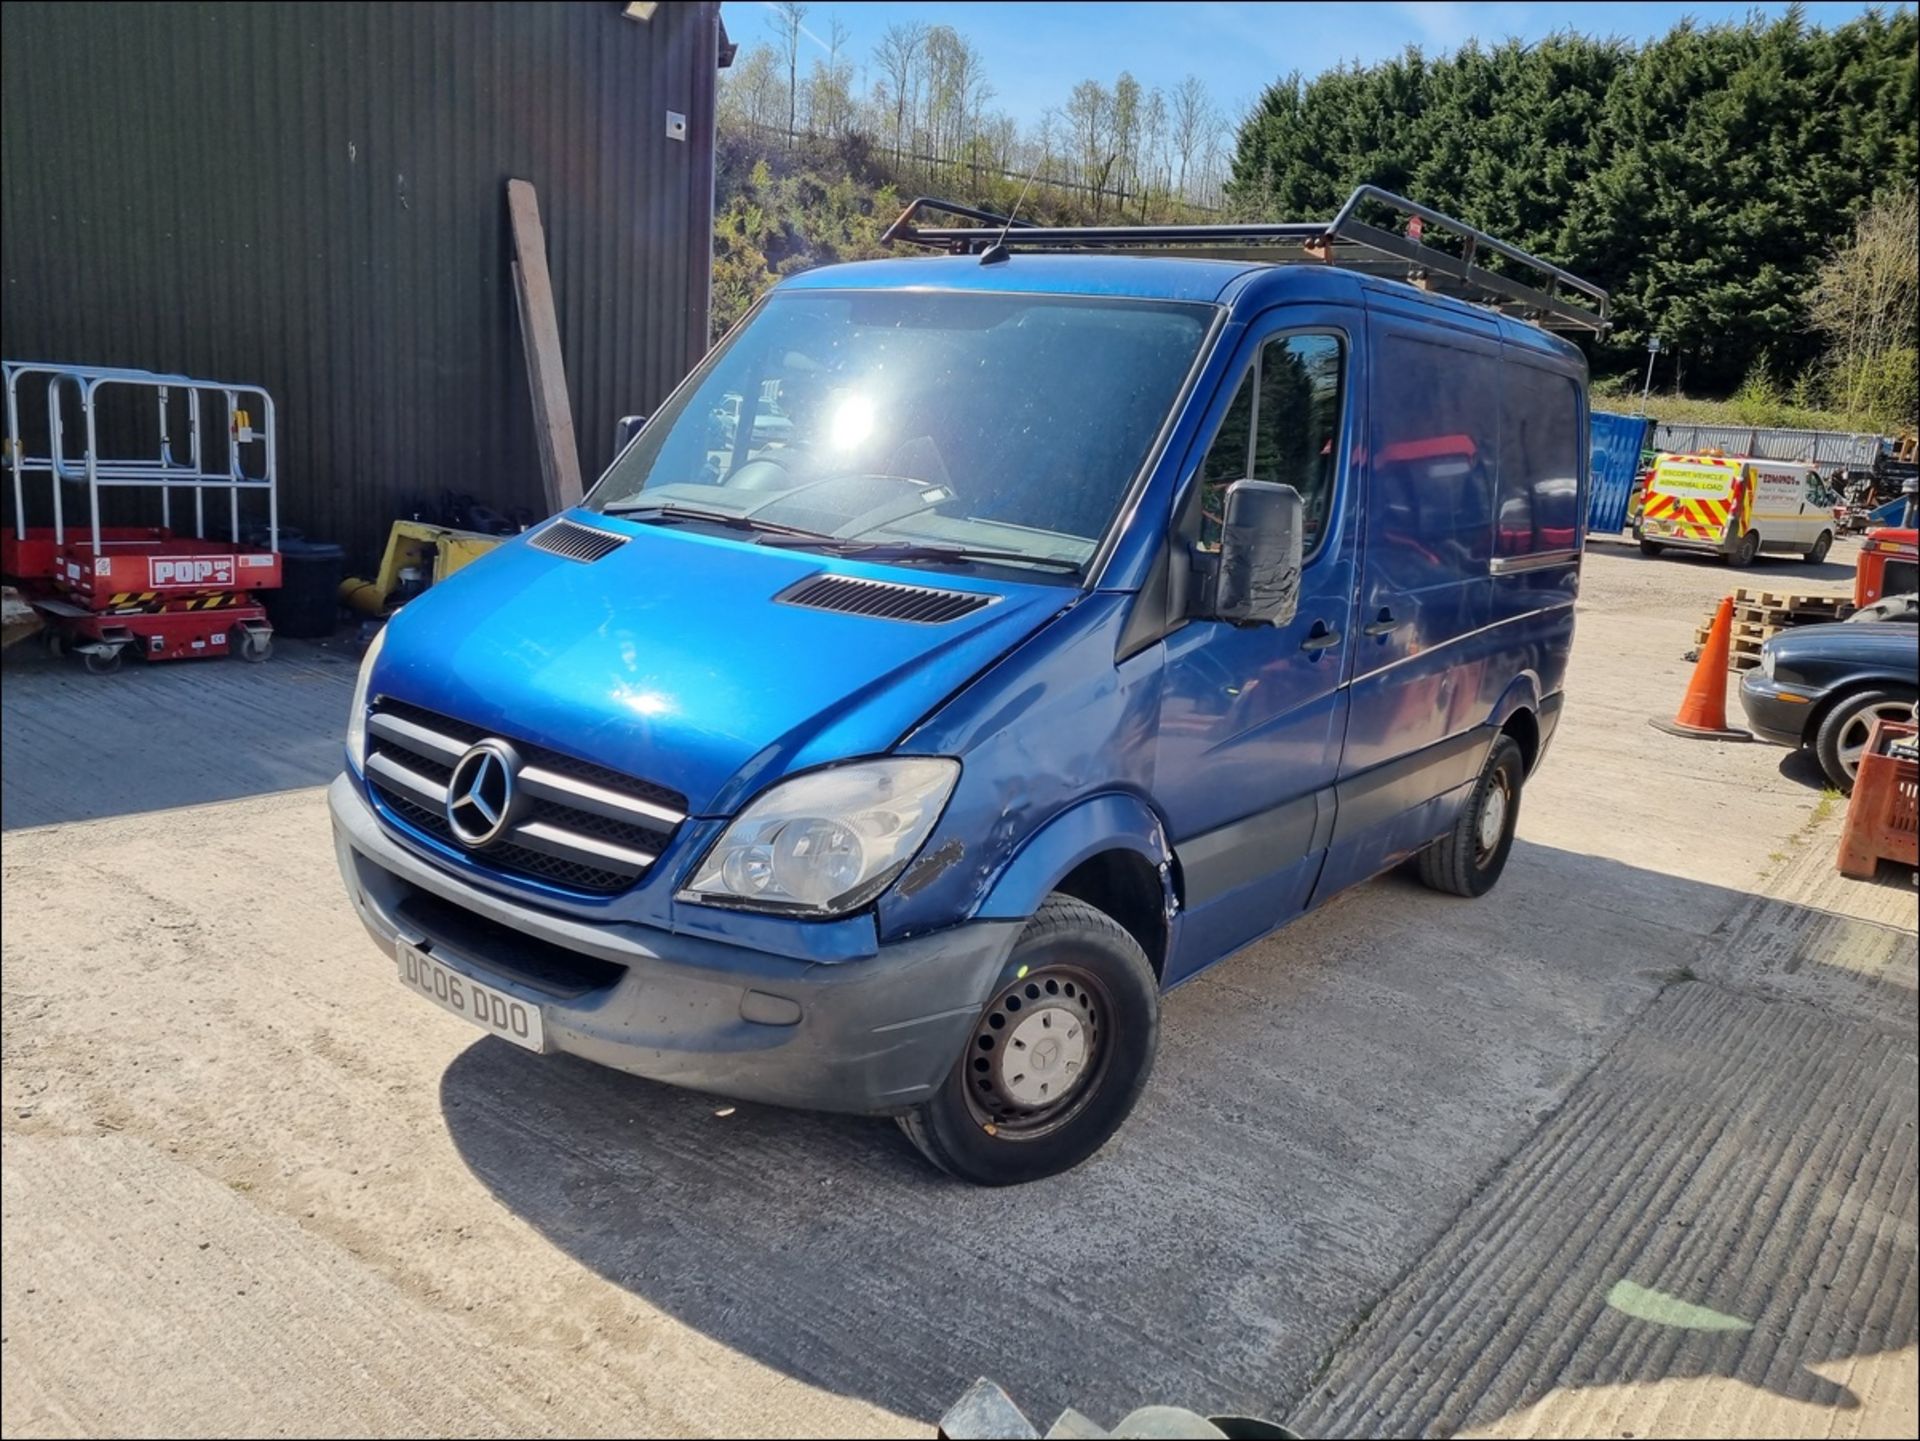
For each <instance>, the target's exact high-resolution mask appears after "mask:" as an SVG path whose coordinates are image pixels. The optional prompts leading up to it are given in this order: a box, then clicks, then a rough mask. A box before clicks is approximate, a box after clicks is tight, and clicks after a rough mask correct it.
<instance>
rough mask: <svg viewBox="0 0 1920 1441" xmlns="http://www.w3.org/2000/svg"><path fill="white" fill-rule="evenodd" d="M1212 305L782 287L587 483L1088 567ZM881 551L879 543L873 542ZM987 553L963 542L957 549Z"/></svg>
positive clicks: (708, 511) (718, 511)
mask: <svg viewBox="0 0 1920 1441" xmlns="http://www.w3.org/2000/svg"><path fill="white" fill-rule="evenodd" d="M1212 319H1213V310H1212V308H1211V307H1208V306H1203V305H1186V304H1176V303H1171V302H1166V301H1148V300H1123V301H1114V300H1106V299H1096V298H1090V297H1084V296H1071V297H1061V296H1038V295H1035V296H1027V295H1004V294H991V295H989V294H929V293H927V292H924V291H867V292H845V291H839V292H824V291H816V292H801V293H798V294H790V295H775V296H773V297H771V298H770V299H769V300H768V301H767V302H766V304H765V305H764V306H763V307H762V308H761V309H760V311H759V312H758V313H757V314H756V315H755V316H754V318H753V319H752V320H751V321H750V322H749V323H748V324H747V325H746V326H744V327H743V328H742V329H740V330H739V331H737V332H736V333H735V334H734V335H733V337H732V338H731V339H729V341H728V342H727V343H726V345H725V346H723V347H722V348H721V349H720V350H718V351H716V352H715V354H714V355H713V356H711V357H710V358H709V359H708V360H707V362H706V363H705V365H704V366H703V367H702V370H701V372H700V373H699V374H698V375H697V376H696V383H694V384H692V385H690V386H687V387H684V388H683V389H682V390H681V391H680V392H679V394H678V395H677V396H676V397H675V399H674V401H673V402H672V403H671V404H669V406H668V407H667V408H666V409H665V410H664V411H662V412H661V413H660V414H659V415H658V416H656V417H654V418H653V419H652V420H651V421H650V422H649V423H648V424H647V426H646V428H645V429H644V430H642V431H641V433H640V436H639V438H638V439H637V440H635V441H634V443H633V444H632V445H630V446H629V447H627V449H626V450H625V451H624V452H623V453H622V454H621V456H620V457H619V458H618V459H617V460H616V461H615V462H614V464H613V466H612V467H611V468H610V469H609V470H608V471H607V473H606V475H605V476H604V477H602V479H601V480H600V482H599V484H597V485H596V486H595V487H594V488H593V491H592V493H591V494H590V495H589V496H588V497H587V501H586V503H587V505H588V506H590V507H591V508H593V509H596V510H601V511H606V512H609V513H620V512H626V513H631V514H633V515H634V516H636V517H644V516H645V515H646V514H648V513H649V512H652V513H654V514H657V515H659V516H661V517H663V518H666V519H675V520H678V521H687V522H689V523H697V521H698V520H699V519H701V518H702V517H703V516H712V517H714V518H718V519H720V520H721V521H722V522H723V523H732V524H735V525H736V526H738V527H740V528H743V529H752V530H764V531H766V532H768V533H769V534H768V538H769V539H773V538H778V539H779V540H780V541H781V543H784V544H795V545H801V546H806V545H809V544H813V543H815V541H816V540H821V542H822V544H823V548H826V547H828V546H830V545H833V544H837V545H840V546H843V547H844V548H846V549H848V550H849V551H852V552H855V553H857V552H858V550H859V549H860V548H863V547H866V546H869V545H871V546H875V547H881V548H893V549H897V550H904V549H905V548H906V547H913V546H918V547H924V548H925V550H926V552H927V553H926V554H924V555H923V554H917V553H916V555H915V558H916V559H931V560H933V561H934V562H935V563H938V562H939V561H940V560H941V559H942V558H943V556H944V553H945V552H946V551H947V550H949V549H961V548H964V549H966V550H969V551H975V552H988V553H993V554H994V555H996V556H997V557H999V558H1001V559H1003V560H1004V563H1008V564H1013V565H1023V564H1031V565H1033V566H1034V567H1036V574H1039V573H1053V574H1058V573H1060V572H1061V571H1063V570H1065V571H1071V570H1073V569H1074V568H1075V567H1079V566H1084V564H1085V563H1086V562H1087V561H1088V560H1089V559H1090V558H1091V557H1092V555H1093V553H1094V551H1095V550H1096V549H1097V548H1098V546H1099V543H1100V539H1101V537H1102V536H1103V535H1104V534H1105V533H1106V530H1107V527H1108V526H1109V525H1110V524H1111V523H1112V521H1113V518H1114V515H1115V513H1116V512H1117V511H1118V509H1119V507H1120V505H1121V503H1122V501H1123V500H1124V498H1125V496H1126V494H1127V491H1128V488H1129V485H1130V483H1131V481H1132V480H1133V477H1134V475H1135V474H1136V473H1137V472H1138V471H1139V469H1140V466H1141V464H1142V462H1143V461H1144V460H1145V458H1146V455H1147V451H1148V448H1149V447H1150V446H1151V445H1152V443H1153V439H1154V436H1155V435H1156V434H1157V433H1158V432H1159V430H1160V427H1161V425H1162V423H1163V422H1164V421H1165V419H1166V416H1167V412H1168V410H1169V409H1170V407H1171V406H1172V405H1173V403H1174V400H1175V398H1176V397H1177V396H1178V395H1179V392H1180V388H1181V385H1182V383H1183V382H1184V380H1185V379H1186V376H1187V373H1188V371H1189V370H1190V369H1191V367H1192V365H1193V362H1194V358H1195V356H1196V355H1197V353H1198V351H1199V348H1200V345H1201V342H1202V340H1203V339H1204V338H1205V336H1206V334H1207V330H1208V327H1209V326H1210V324H1211V322H1212ZM875 553H876V554H879V553H880V551H878V550H876V552H875ZM975 563H978V561H977V559H975V560H968V559H962V558H955V559H954V560H953V564H955V565H970V564H975Z"/></svg>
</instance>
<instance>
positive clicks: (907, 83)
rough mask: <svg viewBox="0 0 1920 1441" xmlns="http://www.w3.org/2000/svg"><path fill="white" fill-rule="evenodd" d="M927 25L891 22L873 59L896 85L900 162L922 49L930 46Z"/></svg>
mask: <svg viewBox="0 0 1920 1441" xmlns="http://www.w3.org/2000/svg"><path fill="white" fill-rule="evenodd" d="M926 44H927V27H926V26H924V25H921V24H919V23H917V22H916V23H915V24H912V25H889V26H888V27H887V30H886V33H885V34H884V35H882V36H881V37H880V43H879V44H878V45H876V46H874V49H873V60H874V63H875V64H876V65H878V66H879V67H880V70H881V73H882V74H884V75H885V76H886V83H887V84H888V85H890V86H891V87H892V89H893V161H894V164H895V165H898V164H899V163H900V155H901V147H902V145H903V144H904V137H905V135H906V129H907V103H908V96H909V94H910V92H911V91H912V89H913V77H914V71H915V69H916V68H917V67H918V65H919V63H920V52H921V51H922V50H924V49H925V48H926Z"/></svg>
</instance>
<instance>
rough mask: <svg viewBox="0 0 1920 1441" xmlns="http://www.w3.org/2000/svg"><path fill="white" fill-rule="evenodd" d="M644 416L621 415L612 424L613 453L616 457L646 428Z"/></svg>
mask: <svg viewBox="0 0 1920 1441" xmlns="http://www.w3.org/2000/svg"><path fill="white" fill-rule="evenodd" d="M646 423H647V418H646V416H644V415H623V416H621V417H620V418H619V419H618V420H616V421H615V422H614V423H613V453H614V454H615V455H618V454H619V453H620V452H621V451H623V450H625V449H626V448H627V447H628V446H629V445H632V444H633V438H634V437H635V436H636V435H638V434H639V433H640V432H641V430H642V429H643V428H644V427H645V426H646Z"/></svg>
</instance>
